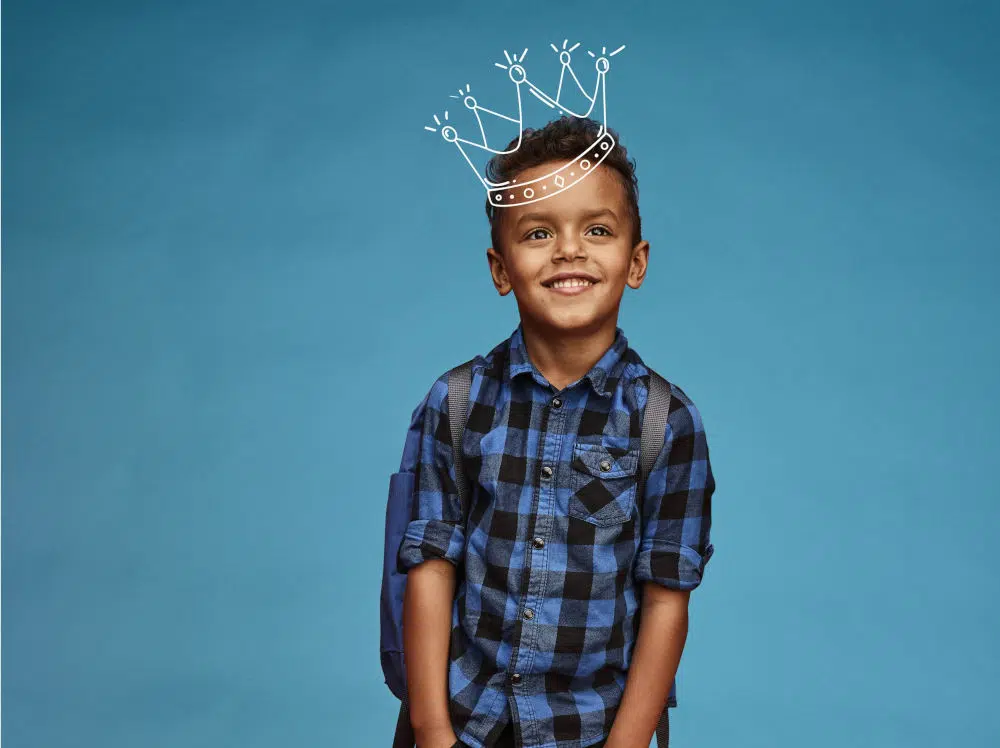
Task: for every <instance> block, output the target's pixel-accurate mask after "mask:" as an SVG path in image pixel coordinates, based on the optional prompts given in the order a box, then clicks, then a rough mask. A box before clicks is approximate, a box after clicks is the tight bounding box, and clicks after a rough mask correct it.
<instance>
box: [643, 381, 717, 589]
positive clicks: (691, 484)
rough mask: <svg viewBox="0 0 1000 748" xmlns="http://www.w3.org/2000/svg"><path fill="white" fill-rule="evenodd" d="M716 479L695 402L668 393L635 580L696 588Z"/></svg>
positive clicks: (706, 550) (707, 546)
mask: <svg viewBox="0 0 1000 748" xmlns="http://www.w3.org/2000/svg"><path fill="white" fill-rule="evenodd" d="M714 492H715V478H714V477H713V475H712V466H711V464H710V463H709V459H708V440H707V439H706V436H705V429H704V427H703V425H702V421H701V414H700V413H699V412H698V409H697V408H696V407H695V405H694V403H693V402H691V400H690V399H688V398H687V397H686V396H685V395H684V394H683V392H681V391H680V390H678V389H677V388H674V389H673V396H672V397H671V403H670V413H669V416H668V418H667V429H666V433H665V435H664V441H663V449H662V450H661V451H660V454H659V455H657V458H656V461H655V462H654V463H653V467H652V469H651V470H650V474H649V477H648V478H647V480H646V486H645V495H644V498H643V501H642V514H643V522H642V525H643V532H642V540H641V543H640V546H639V556H638V559H637V560H636V571H635V574H636V579H637V580H638V581H642V582H646V581H652V582H656V583H657V584H660V585H662V586H663V587H667V588H669V589H676V590H693V589H694V588H695V587H697V586H698V585H699V584H701V580H702V575H703V574H704V571H705V565H706V564H707V563H708V560H709V559H710V558H711V557H712V553H713V552H714V550H715V549H714V547H713V546H712V543H711V540H710V534H711V526H712V494H713V493H714Z"/></svg>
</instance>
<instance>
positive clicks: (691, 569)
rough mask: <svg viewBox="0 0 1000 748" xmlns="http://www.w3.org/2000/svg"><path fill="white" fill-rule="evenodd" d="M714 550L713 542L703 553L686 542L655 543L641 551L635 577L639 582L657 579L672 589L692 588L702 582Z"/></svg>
mask: <svg viewBox="0 0 1000 748" xmlns="http://www.w3.org/2000/svg"><path fill="white" fill-rule="evenodd" d="M714 552H715V547H714V546H713V545H712V544H711V543H709V544H708V546H707V547H706V548H705V552H704V554H700V553H698V551H696V550H695V549H694V548H690V547H689V546H686V545H678V544H677V543H664V542H662V541H661V542H654V543H653V544H652V545H650V546H645V547H644V548H643V549H642V550H640V551H639V557H638V558H637V559H636V562H635V578H636V580H637V581H639V582H656V583H657V584H659V585H661V586H663V587H666V588H667V589H671V590H693V589H694V588H695V587H697V586H698V585H699V584H701V578H702V575H703V574H704V572H705V565H706V564H707V563H708V560H709V559H710V558H711V557H712V553H714Z"/></svg>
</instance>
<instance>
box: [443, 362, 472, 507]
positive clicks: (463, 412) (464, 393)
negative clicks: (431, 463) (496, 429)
mask: <svg viewBox="0 0 1000 748" xmlns="http://www.w3.org/2000/svg"><path fill="white" fill-rule="evenodd" d="M473 361H475V359H474V358H470V359H469V360H468V361H466V362H465V363H464V364H459V365H458V366H456V367H455V368H454V369H451V370H450V371H449V372H448V421H449V422H450V424H451V447H452V455H453V457H452V462H453V463H454V465H455V483H456V487H457V488H458V496H459V498H460V499H461V501H462V518H463V525H464V524H465V520H467V519H468V517H469V505H470V504H471V503H472V499H471V496H470V494H469V483H468V481H467V480H466V476H465V470H464V469H463V465H462V434H463V433H464V432H465V422H466V421H467V420H468V418H469V392H470V391H471V389H472V362H473Z"/></svg>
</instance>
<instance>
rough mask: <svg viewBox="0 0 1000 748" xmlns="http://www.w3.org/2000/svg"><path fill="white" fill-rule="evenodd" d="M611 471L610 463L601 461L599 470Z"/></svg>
mask: <svg viewBox="0 0 1000 748" xmlns="http://www.w3.org/2000/svg"><path fill="white" fill-rule="evenodd" d="M610 469H611V463H610V462H608V461H607V460H601V470H603V471H604V472H607V471H609V470H610Z"/></svg>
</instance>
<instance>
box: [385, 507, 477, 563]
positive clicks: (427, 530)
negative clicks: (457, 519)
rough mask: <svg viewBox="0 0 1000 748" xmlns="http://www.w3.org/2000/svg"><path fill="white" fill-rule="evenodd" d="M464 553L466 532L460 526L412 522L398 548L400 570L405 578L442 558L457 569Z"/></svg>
mask: <svg viewBox="0 0 1000 748" xmlns="http://www.w3.org/2000/svg"><path fill="white" fill-rule="evenodd" d="M464 550H465V531H464V530H463V529H462V527H461V526H460V525H458V524H456V523H454V522H445V521H444V520H439V519H417V520H413V521H412V522H410V524H409V525H407V526H406V533H405V534H404V535H403V542H402V543H400V544H399V557H398V559H397V568H398V570H399V572H400V573H402V574H405V573H406V572H407V571H408V570H409V569H411V568H413V567H414V566H416V565H417V564H420V563H423V562H424V561H427V560H428V559H432V558H443V559H445V560H447V561H451V562H452V563H453V564H455V565H456V566H457V565H458V563H459V560H460V559H461V558H462V553H463V551H464Z"/></svg>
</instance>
